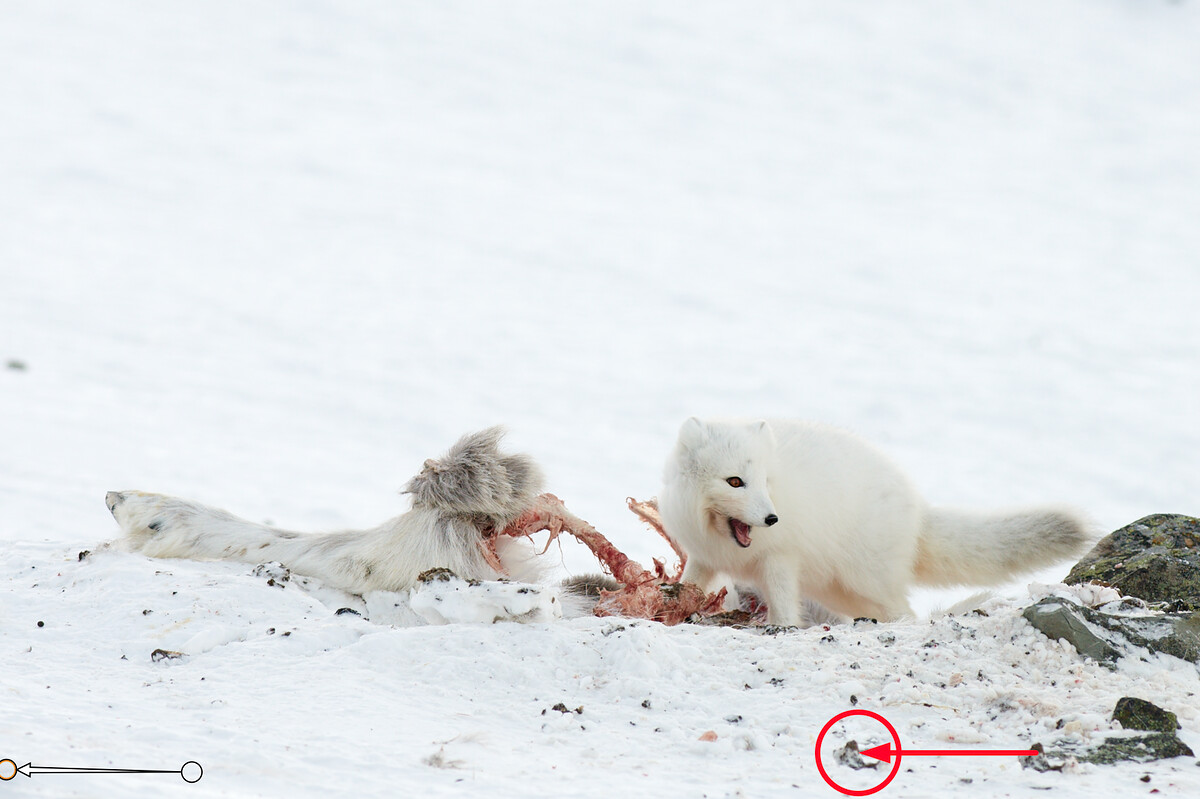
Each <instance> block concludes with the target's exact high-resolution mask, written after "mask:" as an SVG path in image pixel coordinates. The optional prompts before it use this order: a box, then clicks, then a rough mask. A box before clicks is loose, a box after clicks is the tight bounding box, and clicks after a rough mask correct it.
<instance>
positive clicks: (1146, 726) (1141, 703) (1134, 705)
mask: <svg viewBox="0 0 1200 799" xmlns="http://www.w3.org/2000/svg"><path fill="white" fill-rule="evenodd" d="M1112 717H1113V721H1119V722H1121V726H1122V727H1123V728H1125V729H1127V730H1147V731H1150V732H1169V733H1174V732H1175V730H1178V729H1180V726H1179V719H1177V718H1176V717H1175V714H1174V713H1172V712H1171V711H1169V710H1163V709H1162V708H1161V707H1159V706H1158V705H1156V704H1154V703H1152V702H1147V701H1146V700H1145V699H1138V698H1137V697H1134V696H1123V697H1121V698H1120V699H1118V700H1117V706H1116V707H1115V708H1113V714H1112Z"/></svg>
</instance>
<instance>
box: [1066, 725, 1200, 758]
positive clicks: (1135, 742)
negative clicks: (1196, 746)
mask: <svg viewBox="0 0 1200 799" xmlns="http://www.w3.org/2000/svg"><path fill="white" fill-rule="evenodd" d="M1193 754H1194V753H1193V752H1192V750H1191V748H1190V747H1189V746H1188V745H1187V744H1185V743H1184V742H1183V741H1181V740H1179V738H1178V737H1177V736H1176V735H1175V733H1173V732H1156V733H1151V734H1150V735H1134V736H1131V737H1128V738H1108V739H1106V740H1105V741H1104V743H1102V744H1100V745H1099V746H1097V747H1096V748H1095V749H1092V750H1090V751H1088V752H1083V753H1082V754H1078V755H1076V756H1075V759H1076V760H1078V761H1079V762H1081V763H1096V764H1098V765H1109V764H1111V763H1120V762H1123V761H1126V760H1132V761H1134V762H1135V763H1145V762H1148V761H1150V760H1164V759H1166V758H1170V757H1181V756H1183V755H1187V756H1188V757H1191V756H1192V755H1193Z"/></svg>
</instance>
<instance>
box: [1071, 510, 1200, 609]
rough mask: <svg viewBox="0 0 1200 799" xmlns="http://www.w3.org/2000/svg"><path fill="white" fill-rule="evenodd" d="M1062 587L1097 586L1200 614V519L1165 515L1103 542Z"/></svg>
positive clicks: (1118, 532) (1139, 523)
mask: <svg viewBox="0 0 1200 799" xmlns="http://www.w3.org/2000/svg"><path fill="white" fill-rule="evenodd" d="M1063 582H1065V583H1068V584H1075V583H1087V582H1096V583H1102V584H1104V585H1109V586H1112V587H1113V588H1116V589H1117V590H1118V591H1120V592H1121V593H1122V594H1125V595H1127V596H1135V597H1139V598H1141V599H1144V600H1146V601H1147V602H1171V603H1175V604H1176V606H1177V608H1178V609H1182V610H1200V519H1196V518H1193V517H1191V516H1182V515H1179V514H1168V513H1161V514H1155V515H1153V516H1147V517H1145V518H1143V519H1139V520H1137V521H1136V522H1134V523H1133V524H1130V525H1127V526H1125V527H1122V528H1121V529H1120V530H1117V531H1116V532H1113V533H1110V534H1109V535H1107V536H1105V537H1104V538H1102V539H1100V541H1099V543H1097V544H1096V546H1095V547H1093V548H1092V550H1091V551H1090V552H1088V553H1087V554H1086V555H1084V556H1083V558H1082V559H1081V560H1080V561H1079V562H1078V563H1076V564H1075V566H1074V567H1073V568H1072V569H1071V572H1070V574H1068V575H1067V576H1066V578H1065V579H1064V580H1063Z"/></svg>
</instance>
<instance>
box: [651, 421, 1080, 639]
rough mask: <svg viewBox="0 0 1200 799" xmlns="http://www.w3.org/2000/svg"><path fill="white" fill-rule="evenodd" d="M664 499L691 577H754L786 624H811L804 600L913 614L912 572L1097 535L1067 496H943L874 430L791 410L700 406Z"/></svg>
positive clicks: (929, 580)
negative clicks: (777, 415) (719, 413)
mask: <svg viewBox="0 0 1200 799" xmlns="http://www.w3.org/2000/svg"><path fill="white" fill-rule="evenodd" d="M658 504H659V511H660V513H661V514H662V521H663V527H664V529H665V530H666V532H667V533H668V534H669V535H670V536H671V537H672V538H674V539H675V541H676V542H677V543H678V544H679V545H680V547H681V548H682V549H683V551H684V552H685V553H686V554H687V565H686V567H685V568H684V573H683V579H684V580H686V581H688V582H693V583H696V584H697V585H699V586H700V587H702V588H708V587H710V586H711V584H712V582H713V580H714V578H715V577H716V576H717V574H719V573H720V574H727V575H729V576H730V577H732V578H733V579H734V580H735V581H741V582H744V583H748V584H749V585H751V586H753V587H754V588H755V589H757V590H758V591H759V592H761V593H762V594H763V596H764V598H765V599H766V602H767V621H768V623H770V624H778V625H799V624H805V623H808V622H809V621H810V620H809V619H806V618H804V616H805V613H804V604H805V603H804V600H815V601H816V602H819V603H821V604H822V605H824V606H825V607H827V608H829V609H830V610H832V611H834V612H836V613H841V614H845V615H846V616H850V617H863V616H865V617H871V618H876V619H879V620H881V621H885V620H892V619H896V618H898V617H901V616H911V615H912V609H911V607H910V606H909V604H908V590H909V587H910V586H911V585H913V584H914V583H917V584H924V585H941V586H948V585H961V584H976V585H987V584H996V583H999V582H1001V581H1003V580H1005V579H1007V578H1009V577H1012V576H1014V575H1017V574H1019V573H1021V572H1026V571H1030V570H1033V569H1037V568H1040V567H1042V566H1045V565H1047V564H1050V563H1052V562H1054V561H1056V560H1059V559H1062V558H1066V557H1069V556H1071V555H1072V554H1074V553H1076V552H1078V551H1079V550H1080V549H1082V548H1083V546H1084V545H1085V544H1086V543H1087V542H1088V540H1089V538H1090V537H1091V536H1090V534H1089V532H1088V530H1087V528H1086V525H1085V524H1084V522H1083V521H1082V520H1081V519H1080V518H1079V517H1078V516H1077V515H1076V514H1075V513H1074V512H1072V511H1070V510H1067V509H1064V508H1032V509H1026V510H1012V511H1007V512H1000V513H978V512H971V511H960V510H949V509H943V508H932V507H930V506H928V505H927V504H926V503H925V501H924V500H923V499H922V498H921V496H920V495H919V494H918V493H917V491H916V489H915V488H914V487H913V486H912V484H911V483H910V482H909V480H908V478H907V477H905V475H904V474H903V473H902V472H901V471H900V470H899V469H898V468H897V467H896V466H894V465H893V464H892V463H891V462H890V461H889V460H888V459H887V458H886V457H884V456H883V455H882V454H881V453H879V452H878V451H877V450H875V449H874V448H873V447H871V446H870V445H868V444H867V443H865V442H864V441H862V440H860V439H859V438H857V437H855V436H854V435H852V434H850V433H847V432H844V431H841V430H838V429H836V428H833V427H828V426H824V425H819V424H813V423H807V422H800V421H788V420H770V421H756V422H741V421H724V420H721V421H718V420H709V421H704V420H701V419H696V418H692V419H689V420H688V421H686V422H685V423H684V424H683V427H682V428H681V429H680V431H679V440H678V442H677V443H676V445H675V449H674V451H673V452H672V453H671V456H670V457H669V458H668V460H667V464H666V468H665V469H664V472H663V488H662V491H661V492H660V494H659V499H658Z"/></svg>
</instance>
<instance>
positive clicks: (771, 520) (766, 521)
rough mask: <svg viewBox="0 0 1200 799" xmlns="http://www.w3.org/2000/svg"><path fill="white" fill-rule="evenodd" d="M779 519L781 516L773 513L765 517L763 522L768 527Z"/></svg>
mask: <svg viewBox="0 0 1200 799" xmlns="http://www.w3.org/2000/svg"><path fill="white" fill-rule="evenodd" d="M777 521H779V517H778V516H776V515H775V514H774V513H772V514H771V515H770V516H768V517H767V518H765V519H763V524H765V525H766V526H767V527H770V526H771V525H772V524H774V523H775V522H777Z"/></svg>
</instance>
